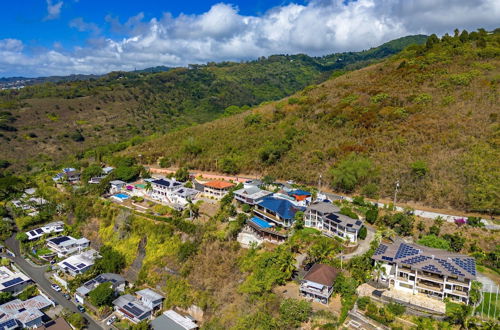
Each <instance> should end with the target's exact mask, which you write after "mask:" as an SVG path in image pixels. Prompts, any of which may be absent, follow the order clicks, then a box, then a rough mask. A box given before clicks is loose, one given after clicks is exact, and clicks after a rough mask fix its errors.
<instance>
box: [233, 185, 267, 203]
mask: <svg viewBox="0 0 500 330" xmlns="http://www.w3.org/2000/svg"><path fill="white" fill-rule="evenodd" d="M272 194H273V193H272V192H270V191H267V190H262V189H260V188H259V187H257V186H254V185H249V184H246V183H245V185H244V187H243V188H242V189H238V190H236V191H235V192H234V198H235V199H236V200H237V201H238V202H240V203H244V204H248V205H252V206H253V205H255V204H257V203H258V202H260V201H261V200H263V199H264V198H265V197H267V196H270V195H272Z"/></svg>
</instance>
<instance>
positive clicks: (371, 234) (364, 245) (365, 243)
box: [343, 226, 375, 260]
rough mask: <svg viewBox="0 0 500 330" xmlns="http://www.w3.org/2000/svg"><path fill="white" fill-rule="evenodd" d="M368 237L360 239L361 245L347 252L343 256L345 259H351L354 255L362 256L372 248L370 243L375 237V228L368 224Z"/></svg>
mask: <svg viewBox="0 0 500 330" xmlns="http://www.w3.org/2000/svg"><path fill="white" fill-rule="evenodd" d="M366 229H367V232H366V238H365V239H364V240H358V242H359V245H358V247H357V248H356V250H354V252H352V253H348V254H345V255H344V256H343V258H344V260H346V259H347V260H349V259H351V258H353V257H356V256H360V255H362V254H364V253H365V252H367V251H368V250H370V243H371V241H373V239H374V238H375V230H374V229H373V228H372V227H369V226H366Z"/></svg>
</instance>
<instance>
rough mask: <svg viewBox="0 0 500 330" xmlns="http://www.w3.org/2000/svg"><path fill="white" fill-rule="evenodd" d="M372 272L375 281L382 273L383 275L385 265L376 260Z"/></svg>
mask: <svg viewBox="0 0 500 330" xmlns="http://www.w3.org/2000/svg"><path fill="white" fill-rule="evenodd" d="M373 273H374V274H375V281H377V282H378V281H379V280H380V277H381V276H382V275H385V267H384V266H383V265H382V264H381V263H380V262H376V261H375V264H374V265H373Z"/></svg>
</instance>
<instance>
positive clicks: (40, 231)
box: [26, 221, 64, 241]
mask: <svg viewBox="0 0 500 330" xmlns="http://www.w3.org/2000/svg"><path fill="white" fill-rule="evenodd" d="M63 231H64V222H62V221H56V222H51V223H48V224H46V225H44V226H42V227H40V228H36V229H32V230H30V231H27V232H26V235H27V236H28V241H33V240H35V239H38V238H40V237H42V236H43V235H47V234H52V233H60V232H63Z"/></svg>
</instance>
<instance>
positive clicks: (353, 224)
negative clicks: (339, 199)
mask: <svg viewBox="0 0 500 330" xmlns="http://www.w3.org/2000/svg"><path fill="white" fill-rule="evenodd" d="M326 218H328V219H329V220H331V221H333V222H335V223H337V224H338V225H340V226H342V227H346V228H347V229H352V230H360V229H361V227H363V221H362V220H358V219H353V218H351V217H348V216H347V215H343V214H340V213H330V214H328V215H327V216H326Z"/></svg>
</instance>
